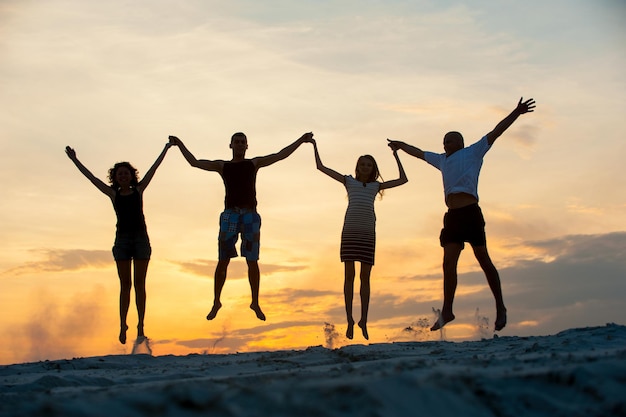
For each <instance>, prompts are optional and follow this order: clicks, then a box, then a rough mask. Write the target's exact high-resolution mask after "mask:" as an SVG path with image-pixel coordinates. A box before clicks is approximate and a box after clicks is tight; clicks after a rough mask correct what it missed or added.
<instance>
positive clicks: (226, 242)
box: [218, 209, 261, 261]
mask: <svg viewBox="0 0 626 417" xmlns="http://www.w3.org/2000/svg"><path fill="white" fill-rule="evenodd" d="M239 235H241V248H240V249H241V256H244V257H245V258H246V260H248V261H258V260H259V250H260V246H261V244H260V241H261V216H260V215H259V213H257V212H256V211H255V210H249V209H226V210H224V211H223V212H222V214H221V215H220V234H219V236H218V252H219V253H218V259H230V258H235V257H237V249H236V248H235V246H236V244H237V239H238V238H239Z"/></svg>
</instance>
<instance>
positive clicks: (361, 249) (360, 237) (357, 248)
mask: <svg viewBox="0 0 626 417" xmlns="http://www.w3.org/2000/svg"><path fill="white" fill-rule="evenodd" d="M379 188H380V183H379V182H378V181H374V182H368V183H367V184H363V183H362V182H360V181H357V180H356V179H354V177H352V175H346V190H347V191H348V209H347V210H346V216H345V218H344V222H343V230H342V232H341V250H340V255H341V261H342V262H346V261H357V262H363V263H367V264H370V265H374V251H375V248H376V214H375V213H374V200H375V199H376V194H377V193H378V190H379Z"/></svg>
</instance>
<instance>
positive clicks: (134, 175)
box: [109, 162, 139, 190]
mask: <svg viewBox="0 0 626 417" xmlns="http://www.w3.org/2000/svg"><path fill="white" fill-rule="evenodd" d="M120 168H127V169H128V170H129V171H130V175H131V177H132V178H131V179H130V185H132V186H133V187H135V186H137V184H139V173H138V171H137V170H136V169H135V167H134V166H132V165H131V164H130V162H118V163H116V164H115V165H113V168H111V169H109V183H110V184H111V188H113V189H115V190H117V189H118V188H120V185H119V184H118V183H117V180H116V179H115V174H117V170H118V169H120Z"/></svg>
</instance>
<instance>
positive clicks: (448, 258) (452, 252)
mask: <svg viewBox="0 0 626 417" xmlns="http://www.w3.org/2000/svg"><path fill="white" fill-rule="evenodd" d="M462 250H463V246H462V245H461V244H459V243H448V244H447V245H445V246H444V248H443V308H442V309H441V314H440V315H439V320H437V322H436V323H435V324H433V326H432V327H431V328H430V330H431V331H435V330H439V329H441V328H442V327H443V326H445V325H446V324H447V323H449V322H451V321H452V320H454V319H455V317H454V314H453V313H452V304H453V302H454V294H455V293H456V286H457V271H456V268H457V265H458V263H459V256H461V251H462Z"/></svg>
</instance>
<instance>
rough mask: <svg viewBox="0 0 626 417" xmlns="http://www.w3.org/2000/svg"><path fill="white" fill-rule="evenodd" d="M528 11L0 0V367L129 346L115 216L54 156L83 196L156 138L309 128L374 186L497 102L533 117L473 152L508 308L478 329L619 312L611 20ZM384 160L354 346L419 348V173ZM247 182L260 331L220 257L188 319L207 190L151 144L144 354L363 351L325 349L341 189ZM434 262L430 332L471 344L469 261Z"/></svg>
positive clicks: (618, 94) (428, 236)
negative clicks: (223, 274) (221, 278)
mask: <svg viewBox="0 0 626 417" xmlns="http://www.w3.org/2000/svg"><path fill="white" fill-rule="evenodd" d="M531 3H532V4H531V5H529V4H528V3H524V6H523V7H522V5H510V4H509V5H506V6H493V5H491V3H490V2H478V3H476V4H473V6H472V8H469V7H468V6H466V5H464V3H462V2H447V3H446V4H445V5H442V4H440V3H439V2H433V1H417V2H413V3H411V4H410V5H409V4H406V3H405V2H395V1H389V2H385V5H384V7H383V6H382V4H380V5H379V4H377V3H368V4H365V5H363V4H361V3H359V6H358V8H357V7H356V6H355V4H356V3H355V4H353V5H352V6H355V7H351V6H350V5H349V4H348V3H345V2H334V1H330V2H327V3H325V5H324V7H313V6H312V5H309V4H308V3H306V2H305V3H301V4H297V5H296V4H293V5H289V6H288V7H286V6H285V5H284V4H281V5H280V7H278V6H279V5H278V4H274V3H273V2H269V3H267V2H264V3H263V4H260V3H259V4H257V3H256V2H251V1H231V2H219V1H215V2H206V3H197V2H193V1H178V2H175V3H169V2H165V1H164V2H157V3H154V2H150V3H148V2H134V3H133V5H132V6H129V5H128V4H126V3H125V2H118V1H117V0H115V1H112V2H105V3H102V2H92V1H87V2H85V1H81V2H78V1H76V0H65V1H61V0H53V1H48V2H45V3H40V2H39V3H37V2H22V1H7V2H3V3H2V5H0V19H1V21H2V25H1V27H2V29H1V30H0V31H1V34H2V36H0V54H1V57H2V59H1V60H0V78H1V80H2V85H3V87H2V89H0V99H1V100H0V106H1V109H0V120H1V125H2V129H3V135H2V139H1V144H2V145H1V148H0V149H1V150H2V155H4V159H3V167H2V169H0V175H1V177H0V178H1V179H2V183H3V184H4V185H5V195H4V197H3V199H2V202H1V203H0V230H2V234H3V237H4V239H3V240H2V242H3V243H2V250H1V251H0V280H1V284H0V285H1V286H2V291H1V292H0V305H1V306H2V307H1V308H2V310H3V314H2V315H0V317H1V318H0V330H1V331H2V334H4V335H5V340H6V342H5V343H4V344H3V346H2V347H0V363H2V364H5V363H14V362H23V361H32V360H42V359H56V358H62V357H71V356H89V355H102V354H117V353H129V352H130V351H131V350H132V343H129V344H128V345H126V346H122V345H120V344H119V343H118V341H117V334H118V316H117V308H118V307H117V297H118V291H119V289H118V281H117V277H116V271H115V265H114V262H113V259H112V255H111V252H110V248H111V246H112V243H113V236H114V225H115V214H114V212H113V208H112V206H111V203H110V201H109V200H108V198H107V197H105V196H104V195H103V194H101V193H100V192H99V191H98V190H96V189H95V188H94V187H93V186H92V185H91V184H90V183H89V182H88V181H87V180H86V179H85V178H84V177H83V176H82V175H81V174H80V173H79V172H78V171H77V170H76V168H75V167H74V166H73V164H72V163H71V161H69V159H68V158H67V157H66V155H65V154H64V148H65V146H66V145H70V146H72V147H74V148H75V149H76V152H77V154H78V157H79V158H80V160H81V161H82V162H83V163H84V164H85V165H86V166H87V167H88V168H89V169H90V170H91V171H92V172H93V173H94V174H95V175H97V176H98V177H100V178H101V179H103V180H104V179H105V177H106V173H107V170H108V169H109V168H110V167H111V166H112V165H113V163H115V162H117V161H120V160H128V161H130V162H131V163H133V164H134V165H135V166H136V167H137V168H138V169H139V171H140V175H143V173H145V171H146V170H147V169H148V168H149V167H150V165H151V164H152V162H153V161H154V159H155V158H156V156H157V155H158V153H159V152H160V150H161V149H162V147H163V145H164V144H165V142H166V140H167V136H168V135H170V134H175V135H178V136H179V137H181V138H182V139H183V140H184V141H185V143H186V145H187V146H188V147H189V149H190V150H191V151H192V152H193V153H194V154H195V155H196V156H197V157H199V158H207V159H229V158H230V150H229V148H228V143H229V138H230V136H231V135H232V133H234V132H236V131H243V132H245V133H246V134H247V135H248V139H249V150H248V156H250V157H253V156H258V155H265V154H269V153H273V152H276V151H278V150H280V149H281V148H282V147H284V146H286V145H288V144H289V143H291V142H292V141H294V140H295V139H297V138H298V137H299V136H300V135H301V134H302V133H304V132H308V131H313V132H314V134H315V138H316V140H317V143H318V146H319V149H320V153H321V156H322V158H323V160H324V163H325V164H326V165H327V166H329V167H331V168H333V169H335V170H337V171H339V172H341V173H345V174H350V173H353V170H354V166H355V163H356V159H357V158H358V156H359V155H361V154H365V153H368V154H372V155H374V156H375V158H376V159H377V161H378V164H379V166H380V170H381V173H382V175H383V177H384V178H385V179H391V178H395V177H396V176H397V168H396V166H395V162H394V160H393V157H392V154H391V152H390V151H389V148H388V147H387V146H386V138H388V137H390V138H394V139H401V140H405V141H407V142H409V143H413V144H415V145H417V146H420V147H421V148H423V149H425V150H431V151H442V146H441V143H442V137H443V134H444V133H445V132H446V131H449V130H459V131H461V132H463V133H464V135H465V137H466V142H467V143H471V142H473V141H475V140H478V139H479V138H480V137H481V136H482V135H484V134H485V133H487V132H488V131H490V130H491V129H492V128H493V127H494V126H495V124H496V123H497V122H498V121H499V120H501V119H502V118H503V117H504V116H505V115H506V114H507V113H508V112H510V110H511V109H512V108H513V107H514V106H515V104H516V103H517V100H518V99H519V97H521V96H524V97H528V98H529V97H534V98H535V99H536V100H537V110H536V111H535V112H534V113H532V114H529V115H525V116H523V117H522V118H521V119H520V120H519V121H518V122H516V124H515V125H514V126H513V127H512V128H511V129H510V130H509V131H507V132H506V133H505V135H504V136H503V137H502V138H501V139H500V140H499V141H498V143H497V144H496V145H495V146H494V148H493V149H492V150H491V151H490V152H489V153H488V155H487V157H486V158H485V164H484V167H483V171H482V174H481V182H480V187H479V194H480V196H481V206H482V208H483V211H484V212H485V216H486V218H487V235H488V241H489V249H490V253H491V255H492V257H493V259H494V262H495V263H496V266H498V267H499V269H500V273H501V276H502V281H503V288H504V295H505V301H507V304H508V308H509V316H510V317H509V325H508V326H507V328H506V329H505V330H504V331H503V332H501V334H502V335H505V336H506V335H527V334H546V333H550V332H556V331H559V330H562V329H564V328H569V327H577V326H585V325H599V324H604V323H606V322H610V321H620V318H619V317H615V313H614V312H615V311H623V309H624V302H623V297H620V296H619V295H620V294H621V295H623V293H624V291H626V288H625V287H624V283H623V279H621V278H622V277H623V273H624V262H623V254H624V248H625V246H626V244H625V239H626V238H625V237H624V235H623V230H624V226H623V225H624V224H625V220H626V218H625V216H624V212H625V210H624V209H625V208H626V197H624V196H625V195H626V192H624V191H626V190H624V185H623V181H621V177H622V172H621V171H622V169H621V166H622V165H623V162H622V155H623V154H624V152H625V151H626V146H625V145H624V140H623V138H624V137H625V135H626V129H625V126H626V124H625V123H624V120H623V115H624V114H625V110H626V108H625V107H626V106H625V103H624V99H623V97H624V92H625V88H624V86H625V78H624V75H623V71H622V68H624V64H626V62H625V60H626V58H625V56H624V53H623V45H624V41H625V40H626V31H625V30H624V28H623V25H622V21H623V17H625V16H626V13H625V8H624V6H623V5H621V4H617V3H615V2H609V1H601V2H595V3H593V4H589V3H588V2H584V1H576V2H573V3H572V2H565V1H563V2H550V4H546V3H545V2H539V1H534V2H531ZM531 6H532V7H531ZM216 10H218V11H217V12H216ZM557 14H558V16H559V19H555V18H554V17H555V16H556V15H557ZM560 22H562V23H560ZM574 28H575V30H574ZM400 157H401V159H402V162H403V163H404V166H405V168H406V171H407V175H408V177H409V183H408V184H406V185H404V186H402V187H399V188H395V189H392V190H388V191H387V192H386V193H385V196H384V198H383V199H382V200H377V201H376V214H377V219H378V222H377V255H376V256H377V257H376V265H375V267H374V269H373V273H372V299H371V308H370V324H369V333H370V341H369V342H371V343H381V342H389V341H396V340H431V339H433V338H439V337H442V335H441V334H439V333H431V332H427V331H423V326H424V321H425V320H426V321H428V320H431V321H432V319H433V313H432V308H433V307H435V308H439V307H440V305H441V298H442V294H441V285H442V283H441V273H440V264H441V248H440V247H439V244H438V240H437V238H438V235H439V230H440V228H441V218H442V215H443V212H444V209H445V207H444V204H443V191H442V185H441V178H440V176H439V173H438V172H437V171H436V170H434V169H433V168H432V167H430V166H428V165H426V164H425V163H423V162H422V161H420V160H417V159H415V158H411V157H410V156H408V155H406V154H400ZM257 189H258V200H259V211H260V213H261V215H262V218H263V226H262V239H261V245H262V246H261V259H260V266H261V273H262V281H261V305H262V307H263V309H264V311H265V313H266V315H267V317H268V320H267V321H266V322H260V321H258V320H257V319H256V317H255V316H254V313H253V312H252V311H251V310H250V309H249V308H248V305H249V303H250V293H249V285H248V282H247V279H246V276H245V269H244V265H245V263H244V262H243V261H242V260H240V259H238V260H234V261H233V262H232V263H231V267H230V269H229V278H228V280H227V282H226V286H225V288H224V293H223V298H222V302H223V304H224V307H223V308H222V310H221V311H220V313H219V315H218V317H217V318H216V319H215V320H214V321H212V322H208V321H206V320H205V316H206V314H207V313H208V311H209V310H210V307H211V304H212V297H213V295H212V291H213V279H212V275H213V269H214V266H215V262H216V258H217V245H216V242H217V241H216V237H217V231H218V225H217V220H218V215H219V213H220V211H221V209H222V207H223V197H224V194H223V185H222V183H221V179H220V178H219V175H217V174H215V173H210V172H204V171H200V170H197V169H193V168H191V167H189V165H188V164H187V163H186V162H185V161H184V159H183V158H182V156H181V155H180V152H179V151H178V150H177V149H175V148H174V149H171V150H170V151H169V153H168V155H167V156H166V158H165V161H164V162H163V164H162V166H161V167H160V168H159V170H158V172H157V173H156V175H155V177H154V179H153V181H152V183H151V184H150V186H149V187H148V189H147V190H146V192H145V194H144V204H145V214H146V218H147V223H148V230H149V233H150V237H151V243H152V247H153V257H152V260H151V264H150V269H149V272H148V307H147V316H146V333H147V335H148V336H149V337H150V339H151V346H152V349H153V354H158V355H162V354H170V353H172V354H186V353H191V352H236V351H250V350H265V349H291V348H304V347H307V346H311V345H327V346H328V345H331V344H332V346H340V345H343V344H346V343H348V342H350V343H365V341H364V340H363V339H361V338H360V335H356V337H355V339H354V340H353V341H348V340H347V339H345V337H343V335H344V334H345V317H344V312H343V295H342V287H343V265H342V264H341V262H340V261H339V253H338V252H339V236H340V231H341V225H342V221H343V215H344V212H345V208H346V204H347V199H346V193H345V189H343V188H342V186H341V185H340V184H339V183H337V182H336V181H333V180H331V179H329V178H328V177H326V176H325V175H323V174H321V173H320V172H318V171H316V170H315V164H314V160H313V152H312V149H311V146H310V145H308V144H304V145H303V146H302V147H301V148H300V149H298V150H297V151H296V152H295V153H294V154H293V155H292V156H291V157H290V158H289V159H287V160H285V161H281V162H279V163H277V164H276V165H273V166H271V167H268V168H263V169H262V170H261V171H260V173H259V176H258V184H257ZM459 270H460V271H461V272H462V275H461V277H460V284H459V289H458V293H457V294H458V295H457V303H456V311H455V313H456V315H457V320H456V321H455V322H454V323H451V324H450V325H449V326H447V327H446V333H445V335H444V336H445V337H446V338H447V339H449V340H460V339H467V338H479V337H491V332H490V331H488V332H487V333H485V330H484V328H483V327H482V325H481V323H483V319H485V318H486V319H488V320H490V323H493V320H494V313H495V311H494V304H493V299H492V298H491V295H490V293H489V290H488V288H487V286H486V282H485V280H484V277H483V276H482V274H481V273H480V272H479V271H478V269H477V264H476V262H475V261H474V259H473V257H472V256H471V253H470V252H469V251H466V252H464V254H463V255H462V258H461V262H460V265H459ZM594 271H598V272H594ZM592 284H593V285H592ZM357 300H358V294H357V296H355V311H357V312H358V309H359V303H358V301H357ZM134 323H136V313H135V310H134V306H131V310H130V314H129V325H130V326H131V330H132V329H133V326H134ZM326 323H328V324H329V325H330V326H328V325H326ZM332 325H334V329H335V333H333V332H332ZM130 336H132V333H129V337H130Z"/></svg>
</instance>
